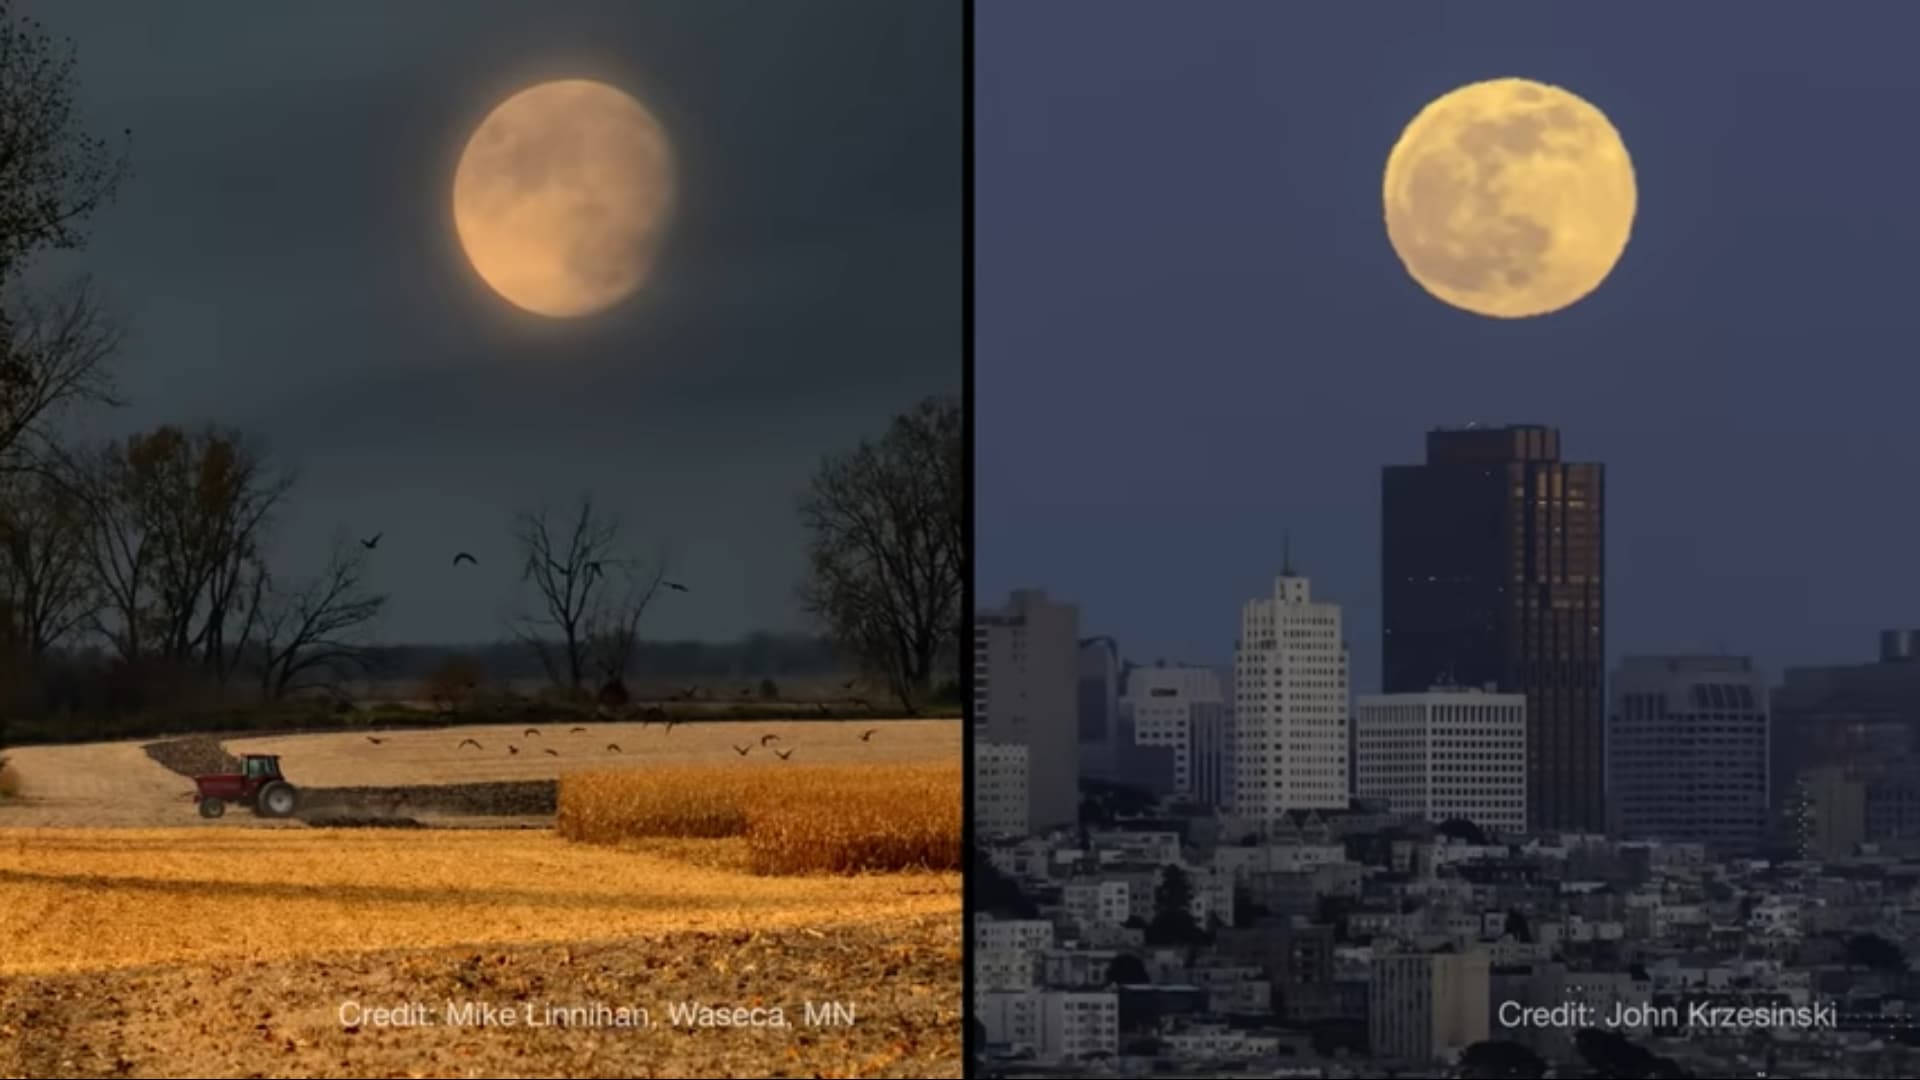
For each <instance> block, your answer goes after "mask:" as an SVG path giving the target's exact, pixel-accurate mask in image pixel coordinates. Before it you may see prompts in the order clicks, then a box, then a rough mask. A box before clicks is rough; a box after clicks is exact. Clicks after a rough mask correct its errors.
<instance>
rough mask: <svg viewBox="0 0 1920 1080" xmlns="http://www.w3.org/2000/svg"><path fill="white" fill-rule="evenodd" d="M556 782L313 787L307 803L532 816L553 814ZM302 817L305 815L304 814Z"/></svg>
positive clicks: (358, 809) (347, 809) (312, 807)
mask: <svg viewBox="0 0 1920 1080" xmlns="http://www.w3.org/2000/svg"><path fill="white" fill-rule="evenodd" d="M559 789H560V785H559V782H558V781H554V780H524V781H522V780H502V781H495V782H490V783H475V784H417V785H410V786H405V787H337V788H308V789H307V790H306V791H304V792H302V793H301V802H302V804H303V805H304V806H305V807H307V811H308V812H311V813H346V814H361V815H367V814H378V815H383V816H384V815H392V814H396V813H398V812H400V811H402V810H405V811H408V812H411V813H419V812H423V811H424V812H430V813H436V814H460V815H484V816H488V817H531V816H538V815H542V814H551V813H553V811H554V806H555V804H556V802H557V801H558V799H559ZM302 816H305V814H303V815H302Z"/></svg>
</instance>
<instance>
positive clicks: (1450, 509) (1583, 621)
mask: <svg viewBox="0 0 1920 1080" xmlns="http://www.w3.org/2000/svg"><path fill="white" fill-rule="evenodd" d="M1604 503H1605V476H1604V471H1603V468H1602V466H1600V465H1598V464H1591V463H1572V462H1565V461H1562V460H1560V433H1559V432H1558V431H1557V430H1556V429H1554V428H1551V427H1543V426H1539V425H1512V426H1507V427H1488V428H1482V427H1467V428H1458V429H1439V430H1435V431H1431V432H1429V433H1428V435H1427V459H1426V462H1425V463H1424V464H1421V465H1395V466H1389V467H1388V468H1387V469H1386V470H1385V471H1384V474H1383V476H1382V482H1381V537H1380V539H1381V550H1380V562H1381V620H1382V639H1381V645H1382V672H1381V674H1382V678H1381V690H1382V691H1383V692H1385V693H1389V694H1399V693H1419V692H1421V691H1424V690H1426V689H1427V688H1428V687H1431V686H1434V685H1437V684H1452V685H1459V686H1485V685H1494V686H1497V687H1498V688H1499V689H1501V690H1504V691H1509V692H1516V693H1523V694H1525V695H1526V696H1527V756H1528V769H1527V776H1528V780H1529V784H1528V788H1527V791H1528V807H1527V820H1528V821H1529V822H1530V823H1531V824H1532V825H1533V826H1534V827H1536V828H1547V829H1578V830H1589V831H1599V830H1600V829H1602V828H1604V826H1605V819H1606V814H1605V803H1604V793H1603V784H1604V777H1603V758H1602V754H1603V740H1604V735H1605V723H1604V704H1605V702H1604V696H1603V695H1604V682H1605V676H1606V618H1605V610H1606V609H1605V581H1604V571H1605V548H1604V537H1605V524H1606V519H1605V508H1604Z"/></svg>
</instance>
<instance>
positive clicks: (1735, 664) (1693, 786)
mask: <svg viewBox="0 0 1920 1080" xmlns="http://www.w3.org/2000/svg"><path fill="white" fill-rule="evenodd" d="M1767 752H1768V729H1767V680H1766V677H1765V676H1764V675H1762V674H1761V673H1760V672H1758V671H1755V670H1754V668H1753V662H1752V661H1751V660H1749V659H1747V658H1746V657H1744V656H1629V657H1627V658H1626V659H1625V660H1623V661H1622V662H1621V665H1620V669H1619V670H1618V671H1616V672H1614V675H1613V716H1612V720H1611V723H1610V724H1609V730H1608V734H1607V805H1608V816H1609V818H1610V819H1611V820H1610V821H1609V827H1610V828H1611V829H1612V831H1613V832H1615V833H1616V834H1618V835H1619V836H1622V837H1624V838H1627V839H1635V840H1671V841H1679V842H1687V843H1702V844H1709V845H1712V846H1714V847H1717V848H1721V849H1723V850H1732V851H1751V850H1753V849H1755V848H1758V847H1759V846H1760V845H1761V842H1762V840H1763V838H1764V836H1765V833H1766V828H1767V809H1768V800H1767Z"/></svg>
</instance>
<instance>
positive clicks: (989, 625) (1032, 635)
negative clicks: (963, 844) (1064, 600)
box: [973, 589, 1080, 832]
mask: <svg viewBox="0 0 1920 1080" xmlns="http://www.w3.org/2000/svg"><path fill="white" fill-rule="evenodd" d="M1079 630H1080V612H1079V610H1078V609H1077V608H1075V607H1073V605H1071V604H1056V603H1053V602H1051V601H1049V600H1048V599H1047V596H1046V594H1045V593H1044V592H1040V591H1038V590H1033V589H1020V590H1016V591H1015V592H1014V593H1013V595H1012V597H1011V598H1010V599H1009V600H1008V602H1007V604H1006V606H1005V607H1002V608H1000V609H998V610H989V611H981V612H979V613H977V614H976V615H975V617H974V631H973V678H974V692H973V730H974V738H975V740H976V742H986V743H999V744H1004V745H1013V746H1023V747H1025V748H1026V750H1027V819H1028V826H1029V828H1030V829H1031V830H1033V831H1034V832H1045V831H1048V830H1051V829H1059V828H1067V827H1071V826H1072V825H1074V824H1075V823H1077V822H1078V821H1079V816H1080V736H1079V727H1080V677H1079V648H1080V637H1079Z"/></svg>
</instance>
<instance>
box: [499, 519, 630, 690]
mask: <svg viewBox="0 0 1920 1080" xmlns="http://www.w3.org/2000/svg"><path fill="white" fill-rule="evenodd" d="M552 516H553V515H552V514H551V512H550V511H548V510H544V509H543V510H541V511H540V512H538V513H523V514H520V515H519V516H518V517H517V518H515V520H514V528H513V532H514V542H515V543H516V544H517V545H518V547H519V548H520V553H521V556H522V558H523V565H522V569H521V577H522V579H523V580H525V581H527V582H529V583H531V584H532V585H533V588H534V591H535V593H536V594H537V602H538V604H539V605H540V608H541V613H540V614H538V615H523V616H521V617H520V618H519V619H518V620H516V622H515V633H516V634H518V635H519V637H520V639H521V640H522V641H524V642H526V643H527V645H528V647H530V648H532V649H533V650H534V651H535V652H536V653H537V654H538V655H539V657H540V663H541V665H542V666H544V667H545V668H546V671H547V677H548V678H549V679H551V680H553V682H554V683H555V684H556V685H559V686H564V687H566V688H567V689H568V690H570V691H573V692H575V693H578V692H579V691H580V689H581V687H582V684H583V683H584V681H585V679H586V673H587V666H588V662H589V658H590V652H591V639H592V633H593V624H594V619H595V617H596V614H597V606H598V604H599V602H600V598H601V594H602V593H603V592H604V588H605V585H606V582H607V575H608V572H609V570H612V569H617V568H618V560H617V559H616V549H617V545H618V543H619V539H620V524H619V522H618V521H616V520H614V519H613V518H611V517H608V516H606V515H604V514H599V513H598V512H597V511H596V510H595V508H594V504H593V498H592V496H582V497H581V499H580V504H579V507H578V508H577V509H576V510H575V511H574V512H573V514H572V516H571V519H570V520H569V521H567V522H563V523H560V524H558V525H556V523H555V522H554V521H553V520H552Z"/></svg>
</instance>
